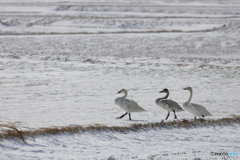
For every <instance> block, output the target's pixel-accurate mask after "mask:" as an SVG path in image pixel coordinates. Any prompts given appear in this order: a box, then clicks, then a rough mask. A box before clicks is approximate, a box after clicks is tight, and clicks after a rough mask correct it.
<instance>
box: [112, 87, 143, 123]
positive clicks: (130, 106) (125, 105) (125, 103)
mask: <svg viewBox="0 0 240 160" xmlns="http://www.w3.org/2000/svg"><path fill="white" fill-rule="evenodd" d="M118 93H124V96H122V97H118V98H116V99H115V104H116V105H118V106H119V107H120V108H122V109H123V110H125V111H126V113H125V114H123V115H122V116H120V117H117V119H121V118H123V117H124V116H125V115H127V114H129V120H132V119H131V112H144V111H146V110H144V109H143V108H142V107H141V106H139V105H138V104H137V103H136V102H135V101H133V100H129V99H126V97H127V91H126V90H125V89H121V90H120V91H119V92H118Z"/></svg>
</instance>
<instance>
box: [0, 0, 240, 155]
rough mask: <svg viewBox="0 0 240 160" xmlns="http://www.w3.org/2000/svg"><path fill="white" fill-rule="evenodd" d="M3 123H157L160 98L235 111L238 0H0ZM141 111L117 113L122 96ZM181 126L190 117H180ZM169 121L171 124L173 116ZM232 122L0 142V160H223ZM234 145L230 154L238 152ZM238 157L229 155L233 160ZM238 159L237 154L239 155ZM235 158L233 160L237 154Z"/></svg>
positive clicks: (239, 74) (234, 138)
mask: <svg viewBox="0 0 240 160" xmlns="http://www.w3.org/2000/svg"><path fill="white" fill-rule="evenodd" d="M0 6H1V7H0V90H1V91H0V101H1V103H0V117H1V121H12V122H16V121H19V122H22V123H26V124H28V125H29V127H30V128H34V129H37V128H41V127H50V126H68V125H83V126H87V125H96V124H103V125H108V126H126V125H129V124H133V123H148V122H160V121H161V120H163V119H164V118H165V117H166V115H167V112H166V111H164V110H162V109H161V108H160V107H158V106H156V105H155V103H154V102H155V99H157V98H159V97H163V96H165V95H164V94H162V93H159V91H161V90H162V89H164V88H168V89H169V91H170V98H171V99H172V100H174V101H176V102H178V103H179V104H180V105H182V104H183V103H184V102H185V101H187V100H188V98H189V92H188V91H184V90H183V88H184V87H188V86H191V87H192V88H193V99H192V102H193V103H198V104H202V105H203V106H205V107H206V108H207V110H208V111H209V112H210V113H212V114H213V115H214V117H211V118H213V119H217V118H222V117H229V116H231V115H238V116H239V115H240V109H239V104H240V94H239V93H240V81H239V79H240V38H239V37H240V1H238V0H230V1H227V0H226V1H218V0H211V1H207V0H204V1H190V0H172V1H166V0H160V1H157V0H150V1H145V0H140V1H135V0H126V1H118V0H111V1H108V0H101V1H88V0H81V1H77V0H67V1H59V0H50V1H49V0H42V1H40V0H35V1H31V0H21V1H20V0H19V1H17V0H6V1H4V0H2V1H1V2H0ZM122 88H125V89H127V90H128V97H129V98H130V99H133V100H135V101H136V102H138V104H139V105H141V106H142V107H143V108H144V109H145V110H147V112H143V113H133V114H132V119H133V121H129V120H128V117H127V116H126V117H124V118H123V119H120V120H119V119H115V118H116V117H118V116H120V115H122V114H124V111H123V110H121V109H120V108H119V107H118V106H117V105H115V104H114V99H115V98H116V97H119V96H122V95H118V94H117V92H118V91H119V90H120V89H122ZM177 116H178V118H179V119H180V120H182V119H192V118H193V115H191V114H190V113H188V112H187V111H184V112H180V113H177ZM173 117H174V116H173V113H171V115H170V116H169V119H168V121H172V120H173ZM239 131H240V130H239V125H238V124H236V125H233V126H224V127H200V128H195V129H188V130H187V129H178V128H173V129H172V130H169V129H162V130H149V131H139V132H130V133H126V134H123V133H115V132H101V133H97V132H96V133H95V132H94V133H83V134H75V135H58V136H47V137H37V139H36V142H33V141H31V140H29V141H28V140H27V142H28V144H23V143H22V142H20V141H18V140H1V144H0V147H1V148H2V149H1V150H0V157H1V158H2V157H3V158H2V159H108V158H109V159H194V158H202V159H214V158H215V159H218V158H219V159H221V158H223V157H214V156H211V154H210V153H211V152H212V151H213V152H222V151H224V152H234V151H236V152H238V153H239V148H238V147H239V137H238V134H237V133H239ZM234 149H236V150H234ZM228 158H230V159H234V157H228ZM235 158H236V157H235ZM238 158H239V157H238Z"/></svg>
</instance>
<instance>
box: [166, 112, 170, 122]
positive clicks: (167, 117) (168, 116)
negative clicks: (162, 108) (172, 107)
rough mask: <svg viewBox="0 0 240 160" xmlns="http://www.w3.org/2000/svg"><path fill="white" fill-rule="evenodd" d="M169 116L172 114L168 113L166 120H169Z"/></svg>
mask: <svg viewBox="0 0 240 160" xmlns="http://www.w3.org/2000/svg"><path fill="white" fill-rule="evenodd" d="M169 115H170V112H168V115H167V117H166V118H165V120H167V119H168V117H169Z"/></svg>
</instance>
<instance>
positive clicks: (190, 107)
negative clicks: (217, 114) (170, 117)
mask: <svg viewBox="0 0 240 160" xmlns="http://www.w3.org/2000/svg"><path fill="white" fill-rule="evenodd" d="M184 90H188V91H189V92H190V97H189V100H188V101H187V102H185V103H184V104H183V108H184V109H185V110H187V111H188V112H190V113H192V114H193V115H194V116H195V117H196V116H199V117H201V116H203V117H206V116H212V114H211V113H210V112H208V111H207V109H206V108H205V107H204V106H202V105H199V104H195V103H190V101H191V100H192V95H193V92H192V88H191V87H187V88H184Z"/></svg>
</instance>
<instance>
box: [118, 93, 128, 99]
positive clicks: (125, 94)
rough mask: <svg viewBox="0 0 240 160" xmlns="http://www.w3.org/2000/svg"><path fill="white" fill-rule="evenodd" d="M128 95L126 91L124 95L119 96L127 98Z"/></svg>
mask: <svg viewBox="0 0 240 160" xmlns="http://www.w3.org/2000/svg"><path fill="white" fill-rule="evenodd" d="M126 97H127V92H126V91H124V95H123V96H122V97H119V98H126Z"/></svg>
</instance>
